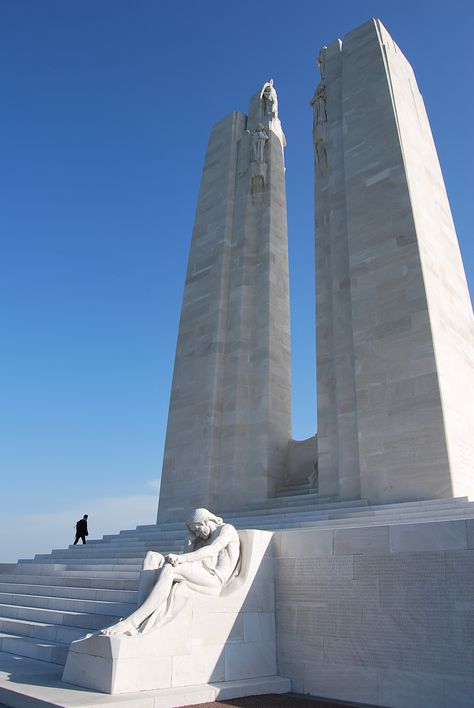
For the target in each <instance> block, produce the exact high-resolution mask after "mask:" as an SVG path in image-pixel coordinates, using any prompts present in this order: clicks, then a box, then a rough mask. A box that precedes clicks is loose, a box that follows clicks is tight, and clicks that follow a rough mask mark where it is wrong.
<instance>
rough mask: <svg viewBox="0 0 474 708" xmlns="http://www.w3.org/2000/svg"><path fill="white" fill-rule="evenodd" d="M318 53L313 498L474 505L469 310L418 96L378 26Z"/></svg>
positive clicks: (404, 65) (403, 64)
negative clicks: (466, 501)
mask: <svg viewBox="0 0 474 708" xmlns="http://www.w3.org/2000/svg"><path fill="white" fill-rule="evenodd" d="M321 56H322V66H323V67H324V71H323V76H322V77H321V84H320V85H319V87H318V90H317V91H316V93H315V97H314V99H313V101H312V104H313V107H314V125H313V134H314V144H315V155H316V259H317V264H318V265H317V347H318V351H317V386H318V449H319V459H318V463H319V490H320V493H321V495H334V494H336V495H339V496H340V497H341V498H346V499H350V498H356V497H362V498H367V499H368V500H369V501H370V502H372V503H381V502H392V501H394V502H395V501H404V500H418V499H433V498H438V497H452V496H461V495H469V496H471V497H472V496H474V475H473V469H474V446H473V445H474V429H473V416H472V391H473V390H474V375H473V372H474V358H473V318H472V308H471V304H470V299H469V294H468V289H467V284H466V279H465V275H464V270H463V266H462V261H461V257H460V253H459V248H458V243H457V239H456V233H455V229H454V225H453V221H452V217H451V212H450V208H449V203H448V199H447V196H446V191H445V187H444V183H443V178H442V174H441V170H440V166H439V163H438V158H437V155H436V150H435V147H434V143H433V138H432V135H431V130H430V126H429V123H428V119H427V116H426V112H425V108H424V104H423V99H422V97H421V94H420V92H419V90H418V87H417V83H416V80H415V77H414V74H413V71H412V69H411V67H410V65H409V63H408V62H407V60H406V59H405V57H404V56H403V54H402V53H401V51H400V49H399V48H398V47H397V45H396V44H395V42H394V41H393V39H392V38H391V37H390V35H389V34H388V32H387V31H386V30H385V28H384V27H383V25H382V24H381V23H380V21H378V20H371V21H369V22H367V23H365V24H364V25H362V26H360V27H358V28H357V29H355V30H354V31H353V32H350V33H349V34H348V35H347V36H346V37H344V39H343V41H341V40H337V41H335V42H333V43H331V44H330V45H328V47H327V48H323V50H322V55H321ZM444 93H445V90H444Z"/></svg>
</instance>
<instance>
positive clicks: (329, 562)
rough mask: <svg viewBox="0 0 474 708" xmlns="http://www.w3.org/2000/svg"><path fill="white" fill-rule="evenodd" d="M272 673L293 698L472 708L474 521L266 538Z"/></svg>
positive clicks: (423, 707)
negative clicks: (271, 588) (272, 565)
mask: <svg viewBox="0 0 474 708" xmlns="http://www.w3.org/2000/svg"><path fill="white" fill-rule="evenodd" d="M275 544H276V545H275V549H276V550H275V552H276V555H277V577H276V609H277V613H276V616H277V652H278V673H279V674H280V675H281V676H287V677H289V678H291V680H292V689H293V690H294V691H296V692H298V693H309V694H312V695H315V696H326V697H330V698H334V699H341V700H349V701H358V702H362V703H370V704H374V705H380V706H393V707H396V708H454V706H455V707H456V708H468V707H470V708H472V706H473V705H474V678H473V676H474V644H473V636H474V634H473V633H474V596H473V584H474V520H467V521H466V520H459V521H438V522H432V523H417V524H413V523H412V524H403V525H387V526H374V527H363V528H350V529H340V530H337V529H335V530H332V529H329V530H320V531H318V530H315V529H307V530H303V529H298V530H287V531H282V532H280V533H278V534H276V535H275Z"/></svg>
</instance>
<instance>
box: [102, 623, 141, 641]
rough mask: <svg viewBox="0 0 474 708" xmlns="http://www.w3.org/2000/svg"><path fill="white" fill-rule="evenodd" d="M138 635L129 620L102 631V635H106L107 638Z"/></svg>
mask: <svg viewBox="0 0 474 708" xmlns="http://www.w3.org/2000/svg"><path fill="white" fill-rule="evenodd" d="M136 633H137V628H136V627H135V625H134V624H133V622H132V621H131V620H129V619H124V620H122V621H121V622H117V624H113V625H112V626H111V627H106V628H105V629H103V630H102V631H101V634H105V636H107V637H115V636H120V635H121V634H128V635H132V634H136Z"/></svg>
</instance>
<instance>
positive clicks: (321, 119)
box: [311, 83, 328, 126]
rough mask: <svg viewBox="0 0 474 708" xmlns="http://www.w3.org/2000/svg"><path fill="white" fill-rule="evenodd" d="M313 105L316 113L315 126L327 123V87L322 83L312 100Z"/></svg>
mask: <svg viewBox="0 0 474 708" xmlns="http://www.w3.org/2000/svg"><path fill="white" fill-rule="evenodd" d="M311 105H312V106H313V111H314V124H313V125H314V126H316V125H322V124H323V123H327V120H328V116H327V110H326V87H325V85H324V84H323V83H320V84H318V85H317V87H316V91H315V92H314V96H313V98H312V99H311Z"/></svg>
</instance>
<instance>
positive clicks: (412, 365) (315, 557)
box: [0, 20, 474, 708]
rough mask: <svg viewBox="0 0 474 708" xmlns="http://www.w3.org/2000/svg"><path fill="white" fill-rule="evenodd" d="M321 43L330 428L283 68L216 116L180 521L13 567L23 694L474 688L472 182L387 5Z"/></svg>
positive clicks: (208, 696) (461, 699)
mask: <svg viewBox="0 0 474 708" xmlns="http://www.w3.org/2000/svg"><path fill="white" fill-rule="evenodd" d="M317 63H318V66H319V73H320V81H319V82H318V85H317V87H316V90H315V92H314V94H313V98H312V99H311V106H312V109H313V140H314V154H315V182H316V190H315V194H316V258H317V334H318V337H317V384H318V390H317V407H318V440H317V445H316V442H315V439H314V438H310V439H309V440H307V441H295V440H292V439H291V421H290V395H291V390H290V346H289V304H288V263H287V229H286V211H285V209H286V207H285V184H284V160H283V149H284V146H285V138H284V135H283V131H282V128H281V123H280V120H279V116H278V96H277V92H276V89H275V87H274V85H273V81H272V80H269V81H266V82H265V83H264V84H263V85H262V86H261V89H260V90H259V91H258V92H257V93H256V94H255V95H254V96H253V98H252V99H251V102H250V109H249V115H248V116H245V115H244V114H243V113H239V112H234V113H231V114H230V115H229V116H227V117H226V118H224V119H223V120H221V121H220V122H219V123H217V125H216V126H215V127H214V129H213V131H212V134H211V138H210V142H209V147H208V151H207V155H206V161H205V167H204V172H203V177H202V183H201V190H200V194H199V201H198V208H197V213H196V220H195V224H194V232H193V238H192V243H191V251H190V257H189V263H188V271H187V276H186V286H185V291H184V299H183V308H182V313H181V322H180V329H179V336H178V345H177V352H176V360H175V369H174V376H173V386H172V393H171V402H170V412H169V421H168V430H167V436H166V449H165V455H164V466H163V480H162V489H161V495H160V502H159V513H158V522H157V524H156V525H150V526H143V527H140V526H139V527H137V529H136V530H130V531H123V532H121V533H120V534H117V535H115V536H106V537H104V539H102V540H100V541H94V540H90V541H89V542H88V544H87V546H84V547H78V546H72V547H70V548H69V549H67V550H63V549H57V550H54V551H53V552H52V553H51V554H50V555H38V556H36V558H35V559H33V560H23V561H19V563H18V564H17V566H15V568H13V569H10V570H8V572H6V571H5V572H4V573H3V574H2V573H0V578H1V582H3V588H4V594H5V593H8V594H7V597H6V598H5V597H4V598H3V601H2V602H0V608H1V609H0V623H1V629H2V632H3V633H1V636H0V640H1V642H2V644H1V652H0V669H1V672H0V701H2V702H3V703H5V704H6V705H11V706H21V705H26V704H28V705H32V706H34V705H38V706H39V705H45V704H48V705H54V706H68V705H71V706H72V705H81V706H91V707H92V706H93V705H99V704H101V705H102V702H103V696H101V695H100V693H98V692H106V693H111V694H115V693H120V694H125V695H120V696H118V698H117V699H115V698H114V696H113V695H112V696H107V698H106V699H105V702H106V703H107V705H108V706H110V707H112V706H117V708H118V707H119V706H123V705H126V704H127V703H128V704H130V705H138V704H139V705H140V706H147V707H148V706H149V708H172V707H173V706H183V705H189V704H196V703H199V702H204V701H211V700H215V699H216V698H221V699H225V698H233V697H237V696H243V695H256V694H262V693H276V692H287V691H289V690H290V681H291V689H292V690H293V691H294V692H296V693H302V694H311V695H313V696H321V697H327V698H332V699H340V700H348V701H351V702H358V703H368V704H370V705H379V706H392V707H393V708H410V707H412V708H453V706H456V708H473V705H474V703H473V696H474V679H473V678H472V676H473V675H474V651H473V647H472V641H471V640H472V631H471V630H472V622H471V620H472V615H473V612H474V604H473V601H472V580H473V578H474V504H473V503H472V502H470V501H469V499H468V497H469V496H472V495H473V468H474V464H473V463H474V454H473V439H474V430H473V416H472V413H471V408H472V404H471V397H472V396H470V391H471V390H472V387H473V386H472V384H473V379H472V376H473V371H474V362H473V318H472V310H471V307H470V301H469V296H468V291H467V286H466V281H465V277H464V273H463V269H462V263H461V259H460V255H459V249H458V245H457V241H456V236H455V232H454V227H453V223H452V219H451V214H450V210H449V204H448V201H447V197H446V192H445V189H444V184H443V180H442V176H441V172H440V168H439V164H438V160H437V157H436V151H435V148H434V145H433V141H432V137H431V132H430V128H429V124H428V120H427V117H426V113H425V110H424V106H423V101H422V98H421V96H420V94H419V91H418V88H417V85H416V81H415V78H414V75H413V72H412V70H411V68H410V66H409V64H408V62H407V61H406V59H405V58H404V56H403V54H402V53H401V51H400V49H399V48H398V47H397V45H396V44H395V42H394V41H393V40H392V38H391V37H390V36H389V35H388V33H387V31H386V30H385V28H384V27H383V25H382V24H381V23H380V21H378V20H370V21H369V22H366V23H365V24H363V25H361V26H360V27H358V28H356V29H355V30H354V31H352V32H350V33H349V34H348V35H346V36H345V37H344V38H343V39H342V40H336V41H334V42H332V43H329V44H328V45H327V46H324V47H322V49H321V50H320V52H319V56H318V59H317ZM308 98H309V97H308ZM308 128H309V125H308ZM305 475H306V482H307V483H306V487H305V486H304V485H299V487H298V485H297V484H294V487H293V492H294V490H295V489H298V492H299V494H296V493H290V491H289V490H291V489H292V483H295V482H298V483H299V482H300V481H301V480H304V479H305ZM285 490H286V491H285ZM460 495H463V496H460ZM196 507H206V508H196ZM193 508H194V509H195V511H194V513H193V514H192V515H191V516H190V513H191V509H193ZM207 508H211V509H213V510H215V511H216V512H217V513H218V514H219V516H216V515H215V514H212V513H211V512H209V511H207ZM224 511H225V514H224V513H223V512H224ZM220 514H222V515H223V516H224V518H225V523H224V520H223V519H222V518H221V516H220ZM185 520H187V522H188V523H187V528H186V531H185V530H184V528H183V527H184V523H183V522H184V521H185ZM186 540H188V542H189V541H190V543H191V545H190V546H189V545H188V546H185V548H184V555H178V553H179V552H180V551H182V550H183V546H184V545H185V543H186ZM213 544H214V545H213ZM211 548H212V549H213V550H216V551H217V555H216V554H215V553H214V552H212V553H210V549H211ZM158 551H163V553H164V555H160V554H159V553H158ZM221 554H222V555H221ZM196 561H198V562H199V563H205V564H206V567H203V566H201V565H199V567H198V566H196V565H195V563H196ZM142 562H143V563H144V565H143V566H142ZM141 568H143V569H142V571H141V573H140V569H141ZM180 568H181V571H180ZM139 578H140V580H139ZM194 581H196V583H195V586H194V587H192V586H193V583H194ZM207 592H208V594H207V595H206V593H207ZM104 628H105V629H104ZM86 632H87V633H88V634H91V636H88V637H84V634H86ZM13 654H14V655H15V656H12V655H13ZM64 664H65V668H64V673H63V665H64ZM22 672H23V673H22ZM79 687H87V688H88V689H91V690H88V691H83V690H82V689H81V688H79ZM22 701H23V703H22Z"/></svg>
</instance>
